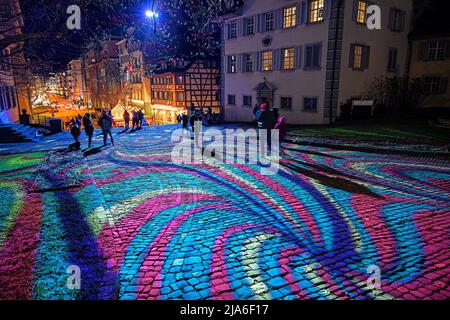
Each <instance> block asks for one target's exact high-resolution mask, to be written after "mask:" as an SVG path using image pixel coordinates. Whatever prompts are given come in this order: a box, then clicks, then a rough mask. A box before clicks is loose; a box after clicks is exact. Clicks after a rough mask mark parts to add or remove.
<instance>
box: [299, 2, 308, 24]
mask: <svg viewBox="0 0 450 320" xmlns="http://www.w3.org/2000/svg"><path fill="white" fill-rule="evenodd" d="M306 23H308V4H307V3H306V2H302V3H301V24H306Z"/></svg>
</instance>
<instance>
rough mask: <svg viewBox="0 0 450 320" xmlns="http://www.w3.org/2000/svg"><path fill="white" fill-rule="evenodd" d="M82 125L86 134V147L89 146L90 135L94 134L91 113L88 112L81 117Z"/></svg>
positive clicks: (90, 141)
mask: <svg viewBox="0 0 450 320" xmlns="http://www.w3.org/2000/svg"><path fill="white" fill-rule="evenodd" d="M83 127H84V131H85V132H86V135H87V136H88V148H90V147H91V143H92V136H93V135H94V126H93V125H92V120H91V114H90V113H89V112H88V113H86V114H85V115H84V117H83Z"/></svg>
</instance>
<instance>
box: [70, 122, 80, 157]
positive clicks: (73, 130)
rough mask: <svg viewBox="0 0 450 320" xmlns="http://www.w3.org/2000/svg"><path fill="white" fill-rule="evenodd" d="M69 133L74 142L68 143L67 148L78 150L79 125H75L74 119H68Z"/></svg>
mask: <svg viewBox="0 0 450 320" xmlns="http://www.w3.org/2000/svg"><path fill="white" fill-rule="evenodd" d="M69 126H70V134H71V135H72V137H73V139H74V140H75V143H72V144H71V145H69V148H70V149H71V150H80V141H78V138H79V137H80V133H81V132H80V127H78V126H77V124H76V122H75V120H74V119H72V120H70V124H69Z"/></svg>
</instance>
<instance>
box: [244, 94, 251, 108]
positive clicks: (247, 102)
mask: <svg viewBox="0 0 450 320" xmlns="http://www.w3.org/2000/svg"><path fill="white" fill-rule="evenodd" d="M243 104H244V106H245V107H251V106H252V96H243Z"/></svg>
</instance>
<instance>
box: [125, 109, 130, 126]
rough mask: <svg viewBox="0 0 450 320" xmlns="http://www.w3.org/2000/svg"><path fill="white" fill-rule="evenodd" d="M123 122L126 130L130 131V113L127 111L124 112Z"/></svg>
mask: <svg viewBox="0 0 450 320" xmlns="http://www.w3.org/2000/svg"><path fill="white" fill-rule="evenodd" d="M123 121H124V122H125V129H126V130H128V129H129V128H130V113H129V112H128V110H127V109H125V111H124V112H123Z"/></svg>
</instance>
